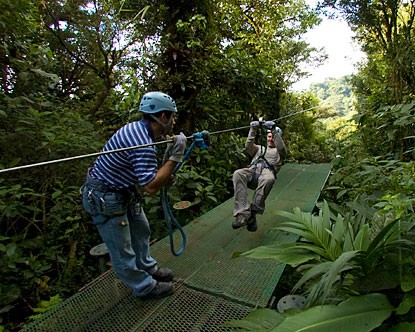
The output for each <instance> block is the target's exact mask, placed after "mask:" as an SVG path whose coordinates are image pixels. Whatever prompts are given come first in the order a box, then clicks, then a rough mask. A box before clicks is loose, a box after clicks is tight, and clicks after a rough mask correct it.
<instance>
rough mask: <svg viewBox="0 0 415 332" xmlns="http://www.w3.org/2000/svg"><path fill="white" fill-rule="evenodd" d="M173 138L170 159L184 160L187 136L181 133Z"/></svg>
mask: <svg viewBox="0 0 415 332" xmlns="http://www.w3.org/2000/svg"><path fill="white" fill-rule="evenodd" d="M173 140H174V143H173V147H172V150H171V155H170V158H169V160H173V161H175V162H178V163H179V162H181V161H182V157H183V154H184V150H186V143H187V138H186V136H185V135H184V134H183V133H180V134H179V135H175V136H174V138H173Z"/></svg>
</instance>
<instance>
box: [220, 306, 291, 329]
mask: <svg viewBox="0 0 415 332" xmlns="http://www.w3.org/2000/svg"><path fill="white" fill-rule="evenodd" d="M284 319H285V318H284V316H283V315H281V314H280V313H278V312H277V311H275V310H272V309H267V308H265V309H258V310H254V311H252V312H251V313H249V314H248V315H247V316H246V317H245V318H243V319H241V320H232V321H230V322H225V324H224V325H225V326H231V327H235V328H241V329H242V330H243V331H257V332H260V331H269V330H270V329H272V328H273V327H275V326H277V325H278V324H280V323H281V322H282V321H283V320H284Z"/></svg>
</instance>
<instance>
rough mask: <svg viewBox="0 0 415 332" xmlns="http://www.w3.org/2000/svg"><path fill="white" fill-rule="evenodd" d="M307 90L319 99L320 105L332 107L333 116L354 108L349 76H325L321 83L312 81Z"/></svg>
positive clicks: (345, 114) (343, 114) (348, 111)
mask: <svg viewBox="0 0 415 332" xmlns="http://www.w3.org/2000/svg"><path fill="white" fill-rule="evenodd" d="M309 91H310V92H311V93H312V94H313V95H315V96H316V97H318V98H319V99H320V100H321V106H322V107H328V108H331V109H333V111H334V113H335V116H347V115H348V114H349V113H350V112H351V111H353V109H354V107H353V103H354V102H355V98H354V96H353V94H352V86H351V84H350V76H344V77H341V78H337V79H335V78H327V79H326V80H325V81H324V82H323V83H312V84H311V85H310V88H309Z"/></svg>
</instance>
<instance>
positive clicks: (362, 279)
mask: <svg viewBox="0 0 415 332" xmlns="http://www.w3.org/2000/svg"><path fill="white" fill-rule="evenodd" d="M276 214H278V215H280V216H282V217H284V218H285V219H284V221H283V222H282V223H281V224H280V225H279V226H278V227H276V229H278V230H280V231H286V232H290V233H293V234H296V235H298V236H299V241H297V242H295V243H286V244H275V245H271V246H263V247H259V248H255V249H252V250H250V251H247V252H245V253H243V254H242V255H243V256H248V257H252V258H273V259H277V260H279V261H280V262H282V263H285V264H289V265H291V266H293V267H295V268H297V270H298V271H299V272H300V273H301V274H302V277H301V278H300V280H299V281H298V282H297V284H296V285H294V288H293V291H297V290H299V289H301V288H304V292H305V294H307V295H308V298H307V305H308V306H312V305H316V304H322V303H325V302H326V301H331V302H333V301H334V302H337V301H338V300H339V299H344V298H347V297H349V296H352V295H358V294H364V293H366V292H368V291H374V290H382V289H385V288H394V287H396V286H397V285H399V283H400V280H401V276H400V274H399V273H396V272H397V271H401V270H402V266H401V265H402V264H404V260H402V259H399V258H400V257H402V256H403V255H402V252H407V253H408V254H407V255H406V257H408V256H410V255H412V252H413V249H414V248H415V243H414V242H412V241H410V240H407V239H404V238H402V237H401V234H400V228H399V219H396V220H393V221H392V222H390V223H389V224H387V225H386V226H385V227H384V228H383V229H382V230H381V231H380V232H379V233H378V234H377V235H376V236H374V237H373V239H372V238H371V227H370V224H369V222H365V223H362V217H353V215H351V214H350V215H348V217H347V218H345V217H343V216H342V215H340V214H338V215H334V214H333V213H332V212H331V211H330V209H329V206H328V203H327V202H326V201H325V202H324V204H323V206H322V208H321V210H320V211H319V214H318V215H313V214H311V213H306V212H302V211H301V210H300V209H298V208H295V209H294V210H293V212H292V213H290V212H286V211H277V212H276ZM359 218H360V219H359ZM354 223H360V224H361V227H359V228H357V229H355V227H354ZM405 262H406V261H405ZM409 264H411V263H409Z"/></svg>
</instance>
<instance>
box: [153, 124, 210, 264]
mask: <svg viewBox="0 0 415 332" xmlns="http://www.w3.org/2000/svg"><path fill="white" fill-rule="evenodd" d="M192 138H193V142H192V144H191V145H190V146H189V148H188V149H187V150H186V153H185V154H184V155H183V158H182V160H181V162H179V163H178V164H177V165H176V167H175V168H174V170H173V175H175V174H176V172H177V171H178V170H179V168H180V167H181V166H182V165H183V162H184V161H185V160H186V159H187V157H188V156H189V155H190V153H191V152H192V150H193V148H194V147H198V148H200V149H202V150H206V149H208V147H209V144H210V140H209V133H208V132H207V131H206V130H204V131H202V132H198V133H195V134H193V135H192ZM171 147H172V144H169V145H168V146H167V148H166V151H165V153H164V157H163V164H164V163H165V162H166V160H167V158H168V155H169V152H170V150H171ZM160 199H161V206H162V207H163V212H164V222H165V224H166V228H167V232H168V233H169V240H170V250H171V252H172V254H173V255H174V256H179V255H181V254H182V253H183V250H184V248H185V247H186V234H185V232H184V231H183V228H182V226H181V225H180V223H179V222H178V221H177V219H176V218H175V217H174V214H173V212H172V210H171V208H170V202H169V199H168V195H167V189H166V187H163V188H161V198H160ZM176 204H177V203H176ZM181 205H182V206H183V205H185V204H181ZM188 206H190V204H189V205H188ZM174 226H175V227H176V228H177V229H178V230H179V232H180V234H181V237H182V246H181V247H180V249H179V250H178V251H177V252H176V251H175V248H174V239H173V227H174Z"/></svg>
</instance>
